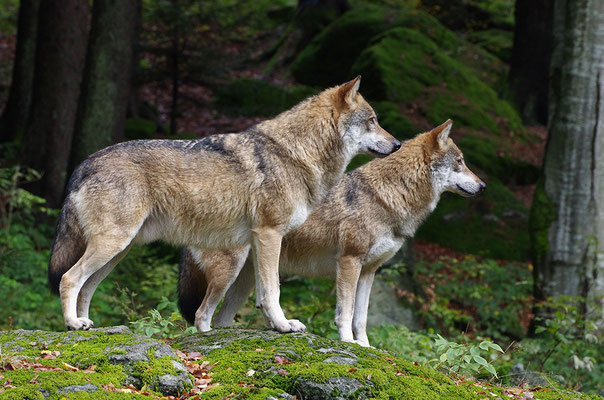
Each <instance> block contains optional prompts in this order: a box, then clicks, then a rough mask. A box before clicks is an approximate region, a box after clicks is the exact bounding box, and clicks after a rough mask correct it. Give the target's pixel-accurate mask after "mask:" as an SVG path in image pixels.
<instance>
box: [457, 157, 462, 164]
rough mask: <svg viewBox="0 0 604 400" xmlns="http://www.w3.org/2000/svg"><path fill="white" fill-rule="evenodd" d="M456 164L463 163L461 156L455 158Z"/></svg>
mask: <svg viewBox="0 0 604 400" xmlns="http://www.w3.org/2000/svg"><path fill="white" fill-rule="evenodd" d="M457 164H459V165H461V164H463V159H462V158H461V157H460V158H458V159H457Z"/></svg>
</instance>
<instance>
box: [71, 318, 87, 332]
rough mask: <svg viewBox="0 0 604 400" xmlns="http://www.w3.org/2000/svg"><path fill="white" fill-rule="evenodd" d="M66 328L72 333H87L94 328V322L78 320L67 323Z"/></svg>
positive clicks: (84, 319) (85, 319) (83, 319)
mask: <svg viewBox="0 0 604 400" xmlns="http://www.w3.org/2000/svg"><path fill="white" fill-rule="evenodd" d="M65 326H67V329H68V330H70V331H78V330H84V331H87V330H88V329H90V328H92V327H93V326H94V322H92V320H91V319H88V318H76V319H74V320H71V321H67V322H65Z"/></svg>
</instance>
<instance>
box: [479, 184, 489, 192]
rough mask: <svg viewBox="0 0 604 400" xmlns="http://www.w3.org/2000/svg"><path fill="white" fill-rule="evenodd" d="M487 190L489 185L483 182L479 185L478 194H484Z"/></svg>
mask: <svg viewBox="0 0 604 400" xmlns="http://www.w3.org/2000/svg"><path fill="white" fill-rule="evenodd" d="M486 188H487V184H486V183H484V182H482V181H480V182H479V183H478V193H480V192H484V190H485V189H486Z"/></svg>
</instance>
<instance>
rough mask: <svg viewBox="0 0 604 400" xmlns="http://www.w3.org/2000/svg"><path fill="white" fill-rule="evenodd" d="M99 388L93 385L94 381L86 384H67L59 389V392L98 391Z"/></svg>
mask: <svg viewBox="0 0 604 400" xmlns="http://www.w3.org/2000/svg"><path fill="white" fill-rule="evenodd" d="M98 389H99V388H98V387H96V386H95V385H93V384H92V383H87V384H86V385H71V386H66V387H64V388H61V389H57V394H60V393H75V392H86V393H92V392H96V391H97V390H98Z"/></svg>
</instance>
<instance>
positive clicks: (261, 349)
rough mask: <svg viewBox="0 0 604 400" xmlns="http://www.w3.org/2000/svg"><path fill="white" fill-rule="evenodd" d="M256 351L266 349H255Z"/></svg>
mask: <svg viewBox="0 0 604 400" xmlns="http://www.w3.org/2000/svg"><path fill="white" fill-rule="evenodd" d="M254 351H264V349H255V350H254Z"/></svg>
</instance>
